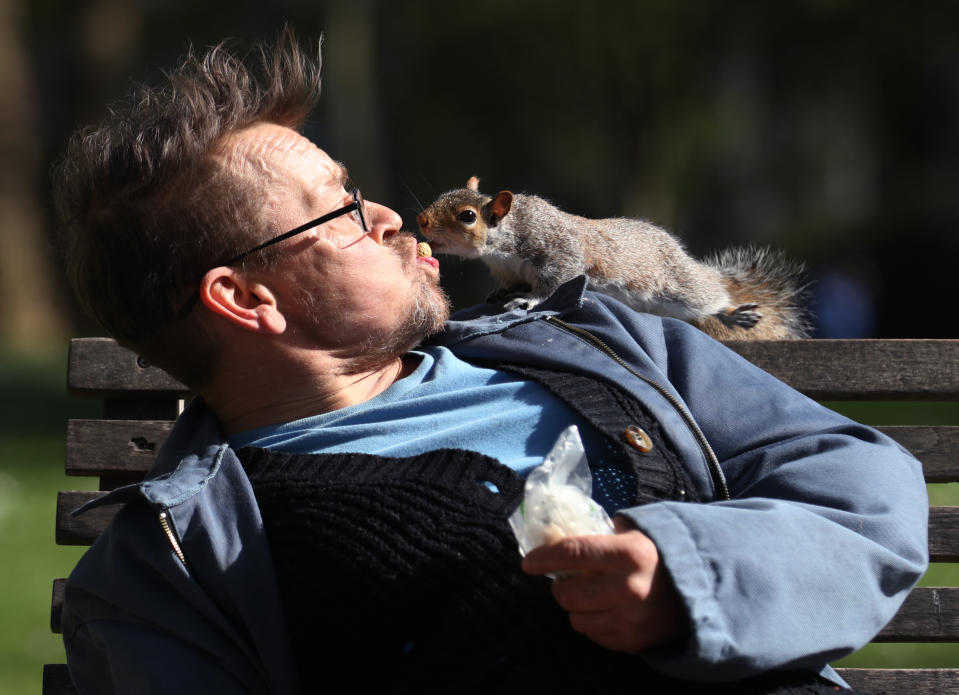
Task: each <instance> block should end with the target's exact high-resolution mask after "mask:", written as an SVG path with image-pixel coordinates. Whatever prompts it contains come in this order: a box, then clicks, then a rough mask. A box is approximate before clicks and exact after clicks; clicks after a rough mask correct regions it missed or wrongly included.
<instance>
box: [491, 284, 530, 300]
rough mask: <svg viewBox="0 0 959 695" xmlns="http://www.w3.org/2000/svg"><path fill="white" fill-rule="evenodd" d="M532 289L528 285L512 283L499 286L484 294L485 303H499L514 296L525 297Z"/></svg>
mask: <svg viewBox="0 0 959 695" xmlns="http://www.w3.org/2000/svg"><path fill="white" fill-rule="evenodd" d="M531 289H533V288H532V287H530V286H529V285H513V286H512V287H499V288H497V289H495V290H493V291H492V292H490V293H489V294H488V295H486V303H487V304H499V303H501V302H505V301H506V300H508V299H513V298H514V297H525V296H526V295H527V294H528V293H529V291H530V290H531Z"/></svg>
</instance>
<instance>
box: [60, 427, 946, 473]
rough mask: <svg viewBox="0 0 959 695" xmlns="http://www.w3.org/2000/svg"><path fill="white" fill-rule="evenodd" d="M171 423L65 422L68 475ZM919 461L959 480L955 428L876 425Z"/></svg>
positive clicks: (157, 442) (119, 463) (151, 452)
mask: <svg viewBox="0 0 959 695" xmlns="http://www.w3.org/2000/svg"><path fill="white" fill-rule="evenodd" d="M172 427H173V421H172V420H70V421H69V422H68V423H67V455H66V472H67V475H88V476H90V475H129V474H133V473H140V474H143V473H146V472H147V470H149V468H150V466H151V465H153V461H154V459H155V454H156V452H157V451H158V450H159V448H160V446H162V444H163V442H165V441H166V438H167V436H168V435H169V433H170V430H171V429H172ZM876 429H878V430H880V431H881V432H885V433H886V434H887V435H889V436H890V437H892V438H893V439H895V440H896V441H898V442H899V443H900V444H902V445H903V446H904V447H906V448H907V449H909V451H911V452H912V453H913V454H914V455H915V456H916V458H918V459H919V460H920V461H922V464H923V470H924V472H925V475H926V480H927V481H928V482H930V483H949V482H959V427H952V426H944V425H943V426H935V427H927V426H892V427H877V428H876Z"/></svg>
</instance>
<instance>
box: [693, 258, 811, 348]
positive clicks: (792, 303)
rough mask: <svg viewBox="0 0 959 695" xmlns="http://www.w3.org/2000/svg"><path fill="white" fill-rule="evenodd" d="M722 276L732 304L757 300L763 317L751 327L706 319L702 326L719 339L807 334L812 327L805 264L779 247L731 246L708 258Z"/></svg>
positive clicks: (791, 336)
mask: <svg viewBox="0 0 959 695" xmlns="http://www.w3.org/2000/svg"><path fill="white" fill-rule="evenodd" d="M705 263H706V264H707V265H709V266H712V267H713V268H715V269H716V270H718V271H719V273H720V274H721V275H722V276H723V279H724V281H725V283H726V290H727V291H728V292H729V296H730V298H731V300H732V304H733V306H739V305H741V304H756V305H757V307H756V310H757V311H758V312H759V313H761V314H762V319H760V321H759V323H757V324H756V325H755V326H753V327H752V328H748V329H746V328H739V327H730V326H725V325H723V324H722V323H721V322H720V321H719V320H717V319H714V318H710V319H707V321H708V322H709V325H708V326H706V325H703V326H700V328H702V329H703V330H706V331H707V332H708V333H709V334H710V335H712V336H714V337H717V338H718V339H720V340H777V339H792V338H807V337H808V336H809V333H810V330H811V324H810V321H809V314H808V311H807V309H806V306H805V290H806V287H807V285H806V283H805V282H804V280H803V276H804V274H805V265H804V264H802V263H799V262H796V261H792V260H789V259H788V258H786V256H785V254H784V253H782V252H780V251H773V250H771V249H768V248H758V247H754V246H749V247H745V248H730V249H726V250H724V251H721V252H719V253H717V254H716V255H714V256H712V257H710V258H708V259H706V260H705Z"/></svg>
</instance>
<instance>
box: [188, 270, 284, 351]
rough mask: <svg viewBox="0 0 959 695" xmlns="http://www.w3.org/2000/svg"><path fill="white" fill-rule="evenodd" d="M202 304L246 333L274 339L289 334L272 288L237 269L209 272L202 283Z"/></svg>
mask: <svg viewBox="0 0 959 695" xmlns="http://www.w3.org/2000/svg"><path fill="white" fill-rule="evenodd" d="M200 301H201V302H203V305H204V306H206V308H207V309H209V310H210V311H212V312H213V313H214V314H216V315H217V316H219V317H221V318H223V319H226V320H227V321H228V322H229V323H230V324H231V325H233V326H237V327H239V328H243V329H244V330H247V331H252V332H253V333H269V334H274V335H279V334H280V333H282V332H283V331H285V330H286V317H284V316H283V314H282V313H280V310H279V308H278V307H277V302H276V296H275V295H274V294H273V292H272V291H271V290H270V288H268V287H267V286H266V285H264V284H262V283H258V282H253V281H251V280H250V278H249V276H247V275H246V274H244V273H241V272H239V271H237V270H235V269H233V268H229V267H226V266H220V267H217V268H213V269H211V270H208V271H207V272H206V274H205V275H204V276H203V279H201V280H200Z"/></svg>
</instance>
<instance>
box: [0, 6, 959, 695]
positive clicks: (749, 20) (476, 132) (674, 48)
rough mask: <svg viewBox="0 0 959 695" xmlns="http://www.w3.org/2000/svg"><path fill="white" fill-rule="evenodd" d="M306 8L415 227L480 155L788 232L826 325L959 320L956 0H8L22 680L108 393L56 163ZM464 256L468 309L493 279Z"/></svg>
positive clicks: (722, 234) (503, 184)
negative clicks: (97, 409)
mask: <svg viewBox="0 0 959 695" xmlns="http://www.w3.org/2000/svg"><path fill="white" fill-rule="evenodd" d="M284 23H289V24H291V25H292V26H293V27H294V28H295V29H296V31H297V33H298V35H299V36H300V37H301V39H302V40H303V41H304V43H310V42H315V41H316V40H318V39H319V37H320V36H321V35H322V36H323V37H324V94H323V99H322V103H321V107H320V109H319V110H318V112H317V113H316V114H315V116H314V118H313V119H312V120H311V122H310V123H309V124H308V127H307V134H308V135H309V136H310V137H311V138H312V139H313V140H314V141H316V142H317V144H319V145H320V146H321V147H323V148H325V149H327V150H328V151H329V152H331V154H333V156H334V157H336V158H338V159H341V160H343V161H345V162H346V163H347V164H348V165H349V167H350V170H351V173H352V174H353V177H354V179H355V180H356V181H357V182H358V183H359V185H360V186H361V187H362V188H363V191H364V194H366V195H367V197H368V198H370V199H372V200H376V201H378V202H382V203H385V204H387V205H390V206H391V207H393V208H394V209H396V210H397V211H398V212H400V213H401V214H402V215H403V218H404V220H405V222H406V224H407V225H408V226H409V227H410V228H412V227H413V226H415V223H414V217H415V214H416V213H417V212H418V211H419V210H420V209H421V208H422V207H423V206H424V205H426V204H428V203H429V202H430V201H431V200H432V199H433V198H434V197H435V196H437V195H438V194H439V193H441V192H443V191H445V190H448V189H450V188H453V187H458V186H461V185H462V184H463V183H464V182H465V181H466V179H467V178H468V177H469V176H471V175H474V174H476V175H478V176H480V177H481V179H482V181H483V183H482V188H483V189H484V190H486V191H488V192H493V191H496V190H500V189H503V188H509V189H511V190H514V191H525V192H531V193H537V194H539V195H543V196H545V197H547V198H549V199H551V200H552V201H553V202H555V203H556V204H558V205H559V206H560V207H563V208H564V209H566V210H568V211H570V212H575V213H578V214H582V215H587V216H615V215H628V216H637V217H644V218H647V219H650V220H652V221H654V222H656V223H658V224H660V225H662V226H665V227H667V228H668V229H670V230H672V231H673V232H675V233H676V234H677V235H679V236H680V237H681V238H682V239H683V240H684V241H685V243H686V244H687V246H688V248H689V249H690V251H692V252H693V253H694V254H695V255H706V254H708V253H710V252H712V251H714V250H717V249H719V248H721V247H723V246H726V245H730V244H749V243H755V244H762V245H772V246H775V247H779V248H782V249H784V250H785V251H787V252H788V254H789V255H790V256H792V257H794V258H796V259H800V260H803V261H805V262H806V263H807V265H808V268H809V277H810V279H811V280H813V285H812V286H811V291H810V304H811V306H812V308H813V310H814V312H815V314H816V317H817V319H816V322H817V336H820V337H873V336H875V337H890V338H910V337H932V338H945V337H959V322H957V311H956V308H957V299H956V297H957V296H959V272H957V270H959V265H957V262H956V257H957V252H959V233H957V223H959V196H957V195H956V190H957V188H959V186H957V183H959V4H957V3H955V2H952V1H951V0H927V1H925V2H922V3H905V2H898V1H895V0H890V1H888V2H882V3H877V2H872V1H869V0H778V1H776V2H768V1H766V2H763V1H760V0H752V1H750V0H728V1H720V0H714V1H709V0H699V1H698V2H696V1H693V0H610V1H608V2H605V3H587V2H570V1H566V0H551V1H549V2H547V1H545V0H529V1H526V0H474V1H473V2H458V1H454V0H446V1H440V0H432V1H428V0H390V1H389V2H386V1H378V0H350V1H347V0H273V2H271V3H262V2H256V3H253V2H241V1H238V0H231V1H230V2H225V1H223V0H203V2H196V1H195V0H192V1H188V0H0V229H2V239H3V248H2V249H0V388H2V393H3V399H0V400H2V409H0V543H2V544H3V557H4V560H3V564H2V567H3V569H0V582H2V583H3V584H2V590H0V595H2V596H3V597H4V598H3V599H0V624H2V625H4V626H5V627H6V628H7V629H5V630H4V631H3V632H2V634H3V637H2V639H3V640H4V641H2V642H0V692H3V693H17V692H37V688H38V686H37V685H36V683H35V679H36V677H37V676H38V673H39V667H37V666H35V665H34V664H35V663H41V662H42V661H44V660H54V661H55V660H59V659H61V658H62V656H58V655H57V650H58V649H59V646H58V645H57V638H55V637H52V636H50V635H49V634H46V633H44V632H43V624H44V620H45V618H44V617H43V615H44V611H46V610H48V608H47V606H48V601H49V598H48V596H49V577H51V576H53V574H56V573H59V574H65V573H66V572H67V571H68V569H69V567H70V565H71V564H72V562H73V561H74V560H75V553H74V549H63V548H53V547H52V518H53V506H52V504H53V496H54V491H55V490H56V489H58V488H70V487H72V488H77V487H82V486H83V484H84V483H83V481H80V482H79V483H78V482H77V481H64V480H62V478H63V476H62V474H61V473H60V472H59V471H60V470H61V467H62V455H63V451H62V449H63V442H62V440H63V422H64V419H65V417H67V416H68V415H72V416H78V415H80V416H82V415H83V414H84V413H86V412H88V411H87V406H84V405H83V404H79V403H73V402H68V401H67V400H66V399H65V397H64V395H63V375H64V364H65V363H64V355H65V352H64V349H65V348H64V346H65V341H66V339H67V337H68V336H70V335H98V334H100V330H99V329H98V328H97V327H96V326H95V325H93V324H91V323H90V322H89V321H88V320H87V319H85V318H84V317H82V316H80V315H79V314H78V312H77V310H76V307H75V305H74V303H73V301H72V299H71V298H70V296H69V292H68V290H67V289H66V287H65V286H64V283H63V281H62V271H61V265H62V263H61V260H60V259H59V258H58V257H57V255H56V253H55V251H54V244H53V238H54V235H53V229H54V219H53V214H52V211H51V208H50V204H49V190H48V188H49V184H48V171H49V168H50V166H51V164H52V163H53V162H54V161H55V159H56V157H57V156H58V155H59V153H60V152H62V150H63V148H64V144H65V142H66V139H67V138H68V137H69V134H70V133H71V131H72V130H73V129H74V128H76V127H77V126H78V125H81V124H89V123H93V122H96V121H98V120H99V119H100V118H101V117H102V116H103V115H104V113H105V109H106V105H107V104H108V103H109V102H110V101H112V100H115V99H117V98H119V97H120V96H121V95H122V94H123V93H124V92H125V91H126V90H127V89H128V87H129V86H130V85H131V84H132V83H133V82H141V81H154V80H156V79H157V78H158V77H159V74H160V70H161V69H162V68H163V67H164V66H168V65H170V64H172V63H173V62H174V61H175V60H176V58H177V57H178V56H180V55H182V54H183V53H184V52H185V51H186V50H187V49H188V47H189V46H190V45H193V46H196V47H197V49H202V48H203V47H205V46H207V45H210V44H213V43H216V42H219V41H220V40H222V39H225V38H231V39H232V40H233V41H234V42H235V45H236V46H237V47H238V48H240V49H242V48H243V47H244V46H247V45H249V43H250V42H251V41H252V40H255V39H258V38H270V37H273V36H275V35H276V33H277V31H278V30H279V29H280V27H282V26H283V24H284ZM442 260H443V275H444V280H443V281H444V284H445V286H446V287H447V289H448V290H449V291H450V293H451V295H452V297H453V299H454V304H455V305H456V306H457V307H463V306H467V305H469V304H472V303H474V302H476V301H478V300H480V299H481V298H482V297H483V296H484V295H485V294H486V292H487V291H488V290H489V289H490V287H491V286H492V283H491V281H490V280H489V278H488V276H487V273H486V271H485V270H484V269H483V268H482V267H481V266H479V265H478V264H476V263H473V262H463V261H457V260H454V259H442ZM946 412H947V413H949V414H948V415H946V416H943V417H944V419H945V420H946V421H951V422H955V418H954V414H955V413H954V411H946ZM892 419H894V420H895V419H896V418H895V417H894V418H892ZM937 494H940V493H937ZM942 494H946V495H949V494H951V493H949V492H946V493H942ZM54 568H56V569H54ZM37 626H40V627H39V630H40V632H39V633H38V632H37V630H38V627H37ZM51 654H52V656H51ZM5 678H6V679H7V680H6V682H4V679H5Z"/></svg>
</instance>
